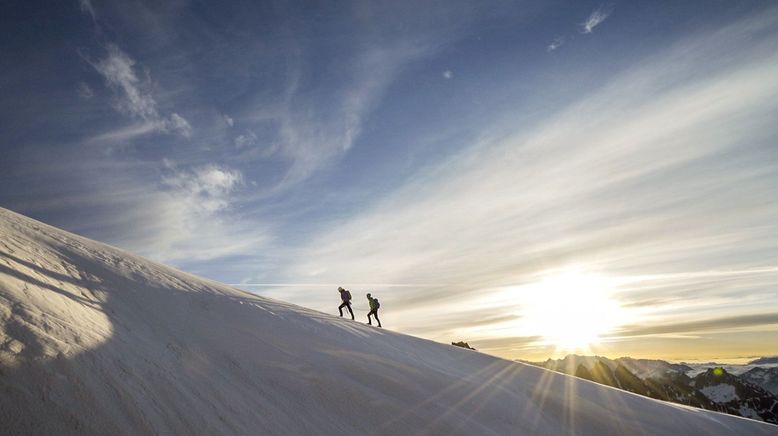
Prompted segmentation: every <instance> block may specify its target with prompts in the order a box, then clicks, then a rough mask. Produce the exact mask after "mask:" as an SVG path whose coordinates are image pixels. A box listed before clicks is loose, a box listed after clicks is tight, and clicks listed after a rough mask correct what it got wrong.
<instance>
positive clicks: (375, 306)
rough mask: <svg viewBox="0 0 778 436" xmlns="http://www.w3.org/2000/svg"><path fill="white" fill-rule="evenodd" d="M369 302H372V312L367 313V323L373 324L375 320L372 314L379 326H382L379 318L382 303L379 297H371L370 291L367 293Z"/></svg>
mask: <svg viewBox="0 0 778 436" xmlns="http://www.w3.org/2000/svg"><path fill="white" fill-rule="evenodd" d="M367 302H368V303H370V312H368V313H367V323H368V324H370V325H373V322H372V321H371V320H370V315H373V316H374V317H375V320H376V321H378V327H381V320H380V319H378V308H379V307H381V303H379V302H378V298H373V297H371V296H370V293H369V292H368V293H367Z"/></svg>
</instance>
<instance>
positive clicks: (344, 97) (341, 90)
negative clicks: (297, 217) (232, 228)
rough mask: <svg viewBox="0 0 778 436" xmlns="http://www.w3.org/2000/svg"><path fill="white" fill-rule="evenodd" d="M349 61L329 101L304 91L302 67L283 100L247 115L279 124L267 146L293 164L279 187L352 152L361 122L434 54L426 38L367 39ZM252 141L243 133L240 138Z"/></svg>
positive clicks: (292, 76) (293, 75)
mask: <svg viewBox="0 0 778 436" xmlns="http://www.w3.org/2000/svg"><path fill="white" fill-rule="evenodd" d="M366 45H367V47H366V48H364V49H362V50H360V51H359V52H357V53H356V54H355V55H353V56H352V57H351V58H350V59H349V61H348V62H346V64H345V70H346V71H347V72H348V80H344V81H343V83H340V84H338V85H337V86H333V89H332V90H327V92H328V94H331V95H330V97H329V98H327V99H326V101H324V102H322V101H313V100H311V99H309V98H308V97H307V95H305V93H303V92H302V91H301V88H303V87H304V86H305V83H304V82H303V79H302V77H303V76H304V74H303V67H301V66H298V67H296V68H295V69H293V70H292V72H291V73H290V74H289V80H288V82H287V86H286V90H285V92H284V95H283V98H282V99H281V103H280V104H276V105H272V106H269V107H263V108H262V109H260V110H258V111H256V112H254V113H253V114H251V115H249V116H246V117H244V119H246V120H247V121H250V122H270V123H272V124H274V125H275V126H277V132H278V134H277V138H276V141H275V143H274V144H273V145H272V146H271V147H269V149H263V150H260V151H258V153H260V154H262V155H266V154H268V152H270V153H273V154H276V155H278V156H281V157H283V158H284V159H286V160H287V161H288V162H289V168H288V170H287V172H286V174H285V176H284V178H283V180H282V181H281V182H280V183H279V184H278V185H277V186H276V187H275V188H274V189H273V192H274V193H277V192H280V191H283V190H284V189H286V188H288V187H290V186H293V185H295V184H298V183H300V182H302V181H304V180H306V179H307V178H309V177H310V176H311V175H312V174H314V173H315V172H316V171H317V170H319V169H321V168H322V167H323V166H325V165H327V164H329V163H332V162H333V160H334V159H336V158H337V157H339V156H342V155H344V154H345V153H347V152H348V151H349V150H350V149H351V148H352V147H353V145H354V143H355V141H357V139H358V138H359V136H360V134H361V131H362V124H363V122H364V120H365V118H366V117H367V116H369V114H370V113H371V111H372V110H373V108H374V107H375V106H376V105H377V104H378V103H379V102H380V100H381V98H382V97H383V95H384V92H385V91H386V89H387V87H388V86H389V85H390V84H391V83H392V81H393V80H394V79H395V78H396V77H397V75H398V74H400V73H401V72H402V71H403V69H404V68H405V67H406V66H407V65H409V64H410V63H411V62H413V61H414V60H417V59H419V58H420V57H422V56H424V55H426V54H429V53H430V52H431V50H432V48H431V46H430V45H429V44H427V43H424V42H421V41H417V40H402V41H400V42H397V43H393V44H389V45H381V44H366ZM248 142H253V140H252V138H251V137H250V136H247V135H242V137H239V140H238V139H236V141H235V144H236V145H239V144H244V145H245V144H247V143H248Z"/></svg>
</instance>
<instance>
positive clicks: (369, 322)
mask: <svg viewBox="0 0 778 436" xmlns="http://www.w3.org/2000/svg"><path fill="white" fill-rule="evenodd" d="M374 313H375V312H373V311H372V310H371V311H370V312H368V313H367V323H368V324H370V325H373V321H372V320H371V319H370V315H372V314H374Z"/></svg>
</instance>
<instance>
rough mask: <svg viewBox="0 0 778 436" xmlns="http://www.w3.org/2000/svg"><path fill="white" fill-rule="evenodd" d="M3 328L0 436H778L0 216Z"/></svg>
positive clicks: (0, 212)
mask: <svg viewBox="0 0 778 436" xmlns="http://www.w3.org/2000/svg"><path fill="white" fill-rule="evenodd" d="M333 295H334V297H335V298H334V300H335V301H334V302H333V308H334V307H335V305H336V303H337V298H336V297H337V295H336V294H335V292H334V290H333ZM0 326H2V329H0V423H1V424H0V425H2V428H1V430H2V433H3V434H57V435H63V434H112V435H119V434H214V435H215V434H317V435H318V434H354V435H366V434H462V435H475V434H479V435H480V434H547V435H560V434H572V433H575V434H582V435H585V434H656V435H668V434H673V435H692V434H695V435H696V434H705V435H731V434H748V435H759V434H776V433H778V427H776V426H772V425H769V424H764V423H760V422H757V421H752V420H747V419H743V418H739V417H734V416H729V415H724V414H719V413H715V412H709V411H703V410H699V409H693V408H688V407H684V406H679V405H674V404H669V403H663V402H660V401H655V400H651V399H648V398H644V397H641V396H638V395H634V394H630V393H628V392H623V391H620V390H617V389H613V388H609V387H606V386H602V385H598V384H596V383H592V382H588V381H585V380H580V379H576V378H574V377H570V376H566V375H563V374H559V373H556V372H553V371H549V370H545V369H542V368H538V367H534V366H529V365H524V364H521V363H516V362H510V361H506V360H503V359H499V358H496V357H492V356H488V355H485V354H482V353H478V352H473V351H471V350H465V349H461V348H458V347H453V346H450V345H444V344H438V343H434V342H431V341H427V340H422V339H419V338H415V337H411V336H406V335H402V334H398V333H394V332H391V331H388V330H385V329H384V330H382V329H378V328H373V327H368V326H365V325H363V324H360V323H358V322H354V321H351V320H346V319H342V318H338V317H335V316H332V315H328V314H324V313H320V312H315V311H312V310H308V309H304V308H301V307H297V306H293V305H291V304H286V303H282V302H279V301H273V300H269V299H265V298H261V297H258V296H255V295H251V294H248V293H245V292H243V291H240V290H237V289H234V288H231V287H228V286H226V285H222V284H219V283H215V282H212V281H209V280H204V279H201V278H197V277H194V276H192V275H189V274H186V273H183V272H180V271H176V270H174V269H171V268H168V267H165V266H162V265H158V264H155V263H153V262H150V261H147V260H144V259H142V258H140V257H137V256H133V255H131V254H128V253H125V252H122V251H120V250H117V249H114V248H111V247H108V246H106V245H103V244H100V243H97V242H94V241H90V240H87V239H84V238H81V237H78V236H75V235H72V234H69V233H66V232H63V231H61V230H58V229H55V228H53V227H50V226H47V225H44V224H41V223H38V222H36V221H33V220H30V219H28V218H25V217H22V216H20V215H17V214H15V213H12V212H9V211H6V210H4V209H0Z"/></svg>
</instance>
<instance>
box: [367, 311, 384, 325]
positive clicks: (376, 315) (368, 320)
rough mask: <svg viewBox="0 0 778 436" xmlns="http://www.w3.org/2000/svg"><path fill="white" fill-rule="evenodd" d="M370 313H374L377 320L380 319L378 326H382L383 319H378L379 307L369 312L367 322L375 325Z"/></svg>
mask: <svg viewBox="0 0 778 436" xmlns="http://www.w3.org/2000/svg"><path fill="white" fill-rule="evenodd" d="M370 315H373V316H374V317H375V320H376V321H378V327H381V320H380V319H378V309H373V310H371V311H370V312H368V313H367V323H368V324H370V325H373V322H372V321H370Z"/></svg>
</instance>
